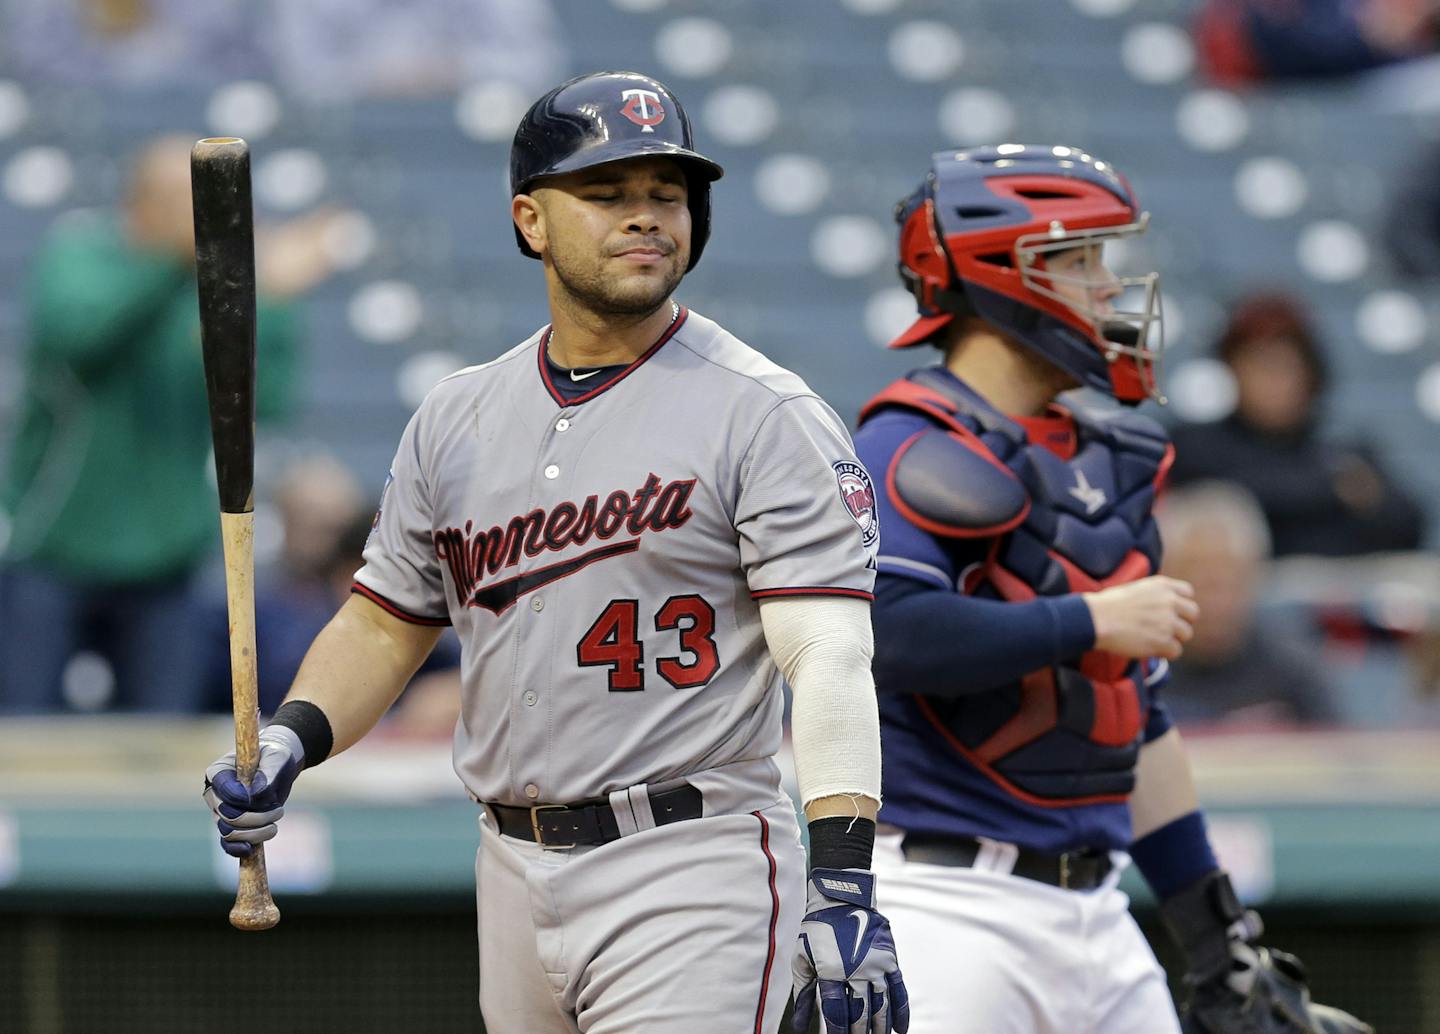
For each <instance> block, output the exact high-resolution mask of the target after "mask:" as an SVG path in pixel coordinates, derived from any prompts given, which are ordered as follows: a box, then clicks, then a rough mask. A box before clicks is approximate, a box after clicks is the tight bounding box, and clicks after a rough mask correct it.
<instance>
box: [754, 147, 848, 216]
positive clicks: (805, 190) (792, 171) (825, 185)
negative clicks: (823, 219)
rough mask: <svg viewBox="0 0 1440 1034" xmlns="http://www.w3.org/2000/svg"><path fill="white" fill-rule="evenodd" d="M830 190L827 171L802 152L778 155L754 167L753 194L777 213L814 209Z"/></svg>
mask: <svg viewBox="0 0 1440 1034" xmlns="http://www.w3.org/2000/svg"><path fill="white" fill-rule="evenodd" d="M829 190H830V170H829V169H828V168H827V167H826V166H825V164H824V163H823V162H822V161H820V159H818V158H812V157H810V156H809V155H805V154H777V155H773V156H772V157H770V158H767V159H765V161H764V162H762V163H761V164H760V167H759V168H758V169H756V170H755V197H756V198H757V199H758V200H759V202H760V203H761V204H762V205H764V206H765V207H766V208H768V209H769V210H770V211H772V212H775V213H777V214H779V215H800V214H802V213H805V212H813V211H814V210H815V209H816V208H818V207H820V203H821V202H822V201H824V200H825V195H826V194H827V193H828V192H829Z"/></svg>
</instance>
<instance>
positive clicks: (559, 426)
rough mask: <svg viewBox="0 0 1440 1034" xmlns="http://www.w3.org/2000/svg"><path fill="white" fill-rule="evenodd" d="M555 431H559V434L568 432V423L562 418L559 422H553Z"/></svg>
mask: <svg viewBox="0 0 1440 1034" xmlns="http://www.w3.org/2000/svg"><path fill="white" fill-rule="evenodd" d="M555 430H557V431H560V432H561V433H564V432H565V431H568V430H570V421H568V420H566V419H565V418H564V417H563V416H562V417H561V418H560V419H559V420H557V421H555Z"/></svg>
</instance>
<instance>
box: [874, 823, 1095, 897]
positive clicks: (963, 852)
mask: <svg viewBox="0 0 1440 1034" xmlns="http://www.w3.org/2000/svg"><path fill="white" fill-rule="evenodd" d="M984 849H985V844H984V843H983V842H981V841H979V840H976V839H975V838H973V837H944V836H931V835H927V834H916V833H907V834H906V835H905V839H904V840H903V841H902V842H901V846H900V850H901V851H903V852H904V854H905V857H906V859H907V860H909V861H912V862H926V863H928V864H930V865H956V866H965V867H970V866H973V865H974V864H975V859H976V858H978V857H979V856H980V852H981V851H982V850H984ZM1018 850H1019V853H1018V854H1017V855H1016V856H1015V866H1014V868H1012V869H1011V870H1010V871H1011V872H1012V873H1014V874H1015V875H1016V876H1023V877H1025V878H1026V879H1027V880H1038V881H1039V882H1041V883H1048V884H1050V885H1051V886H1053V887H1063V888H1065V889H1066V890H1094V889H1095V888H1096V887H1098V886H1100V884H1101V883H1103V882H1104V881H1105V877H1106V876H1108V875H1109V874H1110V870H1111V868H1113V866H1112V865H1111V864H1110V852H1108V851H1102V850H1100V849H1099V848H1087V849H1086V850H1084V851H1067V852H1065V853H1064V854H1045V853H1043V852H1041V851H1032V850H1030V849H1029V848H1028V847H1022V848H1019V849H1018Z"/></svg>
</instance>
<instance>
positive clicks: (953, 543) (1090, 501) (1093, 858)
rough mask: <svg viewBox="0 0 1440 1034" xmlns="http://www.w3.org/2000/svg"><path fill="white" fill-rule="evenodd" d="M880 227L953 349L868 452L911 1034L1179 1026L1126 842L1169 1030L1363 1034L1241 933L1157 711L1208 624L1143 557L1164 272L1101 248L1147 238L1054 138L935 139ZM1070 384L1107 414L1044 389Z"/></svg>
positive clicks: (895, 917)
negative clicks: (1176, 953) (951, 142)
mask: <svg viewBox="0 0 1440 1034" xmlns="http://www.w3.org/2000/svg"><path fill="white" fill-rule="evenodd" d="M896 218H897V220H898V222H899V224H900V272H901V276H902V278H903V279H904V281H905V283H906V284H907V286H909V287H910V288H911V290H912V291H913V292H914V295H915V298H916V302H917V305H918V309H919V318H918V319H917V320H916V321H915V323H914V324H913V325H912V326H911V327H910V328H909V329H908V330H906V331H905V332H904V333H903V334H902V335H901V336H900V337H899V338H898V339H896V341H895V342H894V343H893V345H892V347H897V348H908V347H912V346H915V345H919V344H922V343H929V344H932V345H935V346H936V347H938V348H939V349H940V350H941V352H942V355H943V361H942V363H941V364H940V365H934V366H928V367H925V368H922V369H919V370H916V371H915V372H913V373H911V374H909V375H908V376H906V377H904V378H903V379H901V380H898V381H896V382H895V383H893V384H891V385H890V386H889V387H887V388H885V389H884V390H883V391H881V392H880V393H879V394H878V395H877V396H876V397H875V398H874V399H873V400H872V401H871V402H870V403H869V404H868V405H867V406H866V407H865V409H864V411H863V413H862V416H861V427H860V430H859V431H858V433H857V435H856V447H857V450H858V452H859V455H860V457H861V460H862V462H864V463H866V464H867V465H868V467H869V469H870V470H872V471H874V472H875V474H876V479H877V482H878V484H879V486H880V487H879V495H878V500H877V503H878V507H877V508H878V511H879V514H880V520H881V524H882V526H883V527H884V528H885V539H884V542H883V544H882V550H881V555H880V558H879V568H880V570H879V576H878V580H877V586H876V603H875V627H876V682H877V689H878V691H879V693H880V701H881V731H882V740H883V745H884V749H885V755H886V759H887V764H886V768H885V778H884V790H885V806H884V808H883V809H882V811H881V813H880V818H881V827H880V831H881V832H880V836H879V839H878V841H877V844H876V849H875V850H876V859H875V869H876V871H877V872H878V873H879V874H880V876H881V880H882V884H881V886H882V892H881V895H880V900H881V902H882V904H883V905H884V908H885V911H886V914H887V915H888V916H889V917H890V918H891V919H892V921H893V923H894V928H895V930H896V931H897V934H898V936H899V938H900V939H901V941H902V943H904V944H905V945H906V951H907V967H906V968H907V974H908V977H909V980H910V984H911V986H912V988H913V989H914V991H915V1009H914V1020H913V1025H912V1029H913V1030H914V1031H916V1032H919V1034H939V1032H945V1034H956V1032H961V1034H964V1032H974V1034H1061V1032H1063V1034H1081V1032H1103V1034H1160V1032H1165V1031H1178V1030H1179V1029H1180V1028H1179V1027H1178V1026H1177V1017H1176V1013H1175V1008H1174V1005H1173V1004H1172V1002H1171V999H1170V995H1169V993H1168V991H1167V989H1166V983H1165V978H1164V975H1163V973H1162V972H1161V970H1160V967H1159V966H1158V965H1157V963H1156V961H1155V958H1154V956H1153V955H1152V953H1151V951H1150V949H1149V947H1148V945H1147V944H1146V942H1145V939H1144V938H1143V936H1142V935H1141V933H1140V930H1139V928H1138V927H1137V926H1136V924H1135V923H1134V921H1133V920H1132V919H1131V917H1130V915H1129V912H1128V910H1127V904H1128V902H1127V900H1126V897H1125V895H1124V894H1123V893H1122V892H1121V891H1119V890H1118V889H1117V888H1116V883H1117V881H1118V880H1119V876H1120V871H1121V868H1122V867H1123V866H1124V865H1126V864H1127V852H1128V856H1129V858H1130V859H1133V860H1134V861H1135V862H1136V864H1138V865H1139V867H1140V871H1141V872H1142V874H1143V875H1144V876H1145V878H1146V880H1147V881H1148V882H1149V883H1150V886H1151V887H1152V888H1153V889H1154V891H1155V893H1156V895H1157V897H1158V898H1159V899H1160V902H1161V905H1160V911H1161V915H1162V916H1163V918H1164V921H1165V923H1166V925H1167V927H1168V928H1169V930H1170V932H1171V933H1172V934H1173V935H1174V936H1175V938H1176V939H1177V941H1178V942H1179V944H1180V946H1181V947H1182V949H1183V951H1184V955H1185V958H1186V961H1187V965H1188V973H1187V976H1186V983H1187V985H1188V988H1189V992H1190V1005H1189V1008H1188V1010H1187V1014H1186V1021H1185V1029H1186V1030H1187V1031H1205V1032H1214V1034H1220V1032H1226V1034H1229V1032H1240V1031H1246V1032H1257V1034H1264V1032H1269V1031H1296V1032H1298V1031H1321V1030H1324V1031H1360V1030H1364V1029H1368V1028H1365V1027H1364V1025H1363V1024H1360V1023H1358V1021H1355V1020H1354V1019H1353V1018H1351V1017H1348V1016H1345V1015H1343V1014H1340V1013H1337V1012H1334V1011H1329V1010H1325V1009H1324V1008H1323V1007H1319V1006H1312V1005H1310V1004H1309V1001H1308V991H1307V990H1306V987H1305V982H1304V976H1303V971H1302V970H1301V969H1300V967H1299V964H1298V963H1297V962H1296V961H1295V960H1294V959H1293V958H1292V957H1290V956H1287V955H1283V954H1281V953H1279V952H1271V951H1268V950H1267V949H1265V948H1261V947H1258V946H1257V945H1256V943H1255V941H1256V938H1257V937H1258V935H1259V933H1260V926H1259V922H1258V919H1257V917H1256V916H1255V914H1254V913H1253V912H1249V911H1247V910H1246V909H1245V908H1243V907H1242V906H1241V905H1240V904H1239V902H1238V901H1237V899H1236V897H1235V893H1234V891H1233V890H1232V889H1231V884H1230V880H1229V878H1228V877H1227V875H1226V874H1225V872H1224V871H1223V870H1221V869H1220V867H1219V866H1218V865H1217V864H1216V861H1215V856H1214V854H1213V853H1212V851H1211V848H1210V844H1209V841H1208V839H1207V835H1206V830H1205V823H1204V820H1203V818H1202V815H1201V812H1200V810H1199V805H1198V802H1197V800H1196V795H1195V790H1194V787H1193V785H1192V782H1191V776H1190V771H1189V767H1188V762H1187V761H1186V758H1185V754H1184V751H1183V748H1182V746H1181V743H1180V739H1179V736H1178V734H1177V733H1176V731H1175V730H1174V729H1173V728H1171V725H1170V721H1169V719H1168V717H1167V715H1166V711H1165V708H1164V706H1163V704H1162V703H1161V702H1160V701H1159V699H1158V694H1159V692H1160V688H1161V686H1162V684H1163V683H1164V681H1165V677H1166V670H1167V663H1168V661H1169V660H1171V659H1173V658H1175V657H1177V656H1178V655H1179V654H1180V651H1181V648H1182V646H1183V644H1184V643H1185V641H1186V640H1188V639H1189V638H1190V637H1191V634H1192V626H1193V623H1194V622H1195V620H1196V618H1197V616H1198V615H1197V608H1196V606H1195V602H1194V599H1193V595H1194V594H1193V591H1192V589H1191V587H1190V585H1189V584H1187V583H1185V582H1182V581H1178V580H1176V579H1172V578H1167V577H1162V576H1158V575H1156V574H1155V572H1156V570H1157V569H1158V568H1159V563H1160V541H1159V536H1158V534H1157V532H1156V527H1155V522H1154V520H1153V519H1152V516H1151V508H1152V506H1153V504H1154V501H1155V496H1156V493H1157V492H1158V491H1159V489H1160V486H1161V484H1162V482H1163V481H1164V478H1165V473H1166V470H1167V468H1168V467H1169V465H1170V462H1171V458H1172V455H1173V452H1172V449H1171V447H1170V445H1169V444H1168V442H1167V440H1166V437H1165V433H1164V431H1163V430H1162V428H1161V427H1160V425H1158V424H1157V423H1155V422H1154V421H1152V420H1150V419H1149V418H1147V417H1145V416H1142V415H1140V414H1138V413H1136V412H1135V411H1134V410H1133V409H1131V408H1128V407H1130V406H1133V405H1134V404H1136V403H1139V402H1141V401H1142V400H1144V399H1146V398H1158V388H1157V376H1156V371H1157V366H1158V359H1159V355H1158V345H1159V340H1158V336H1159V331H1160V311H1159V305H1158V293H1157V290H1158V283H1157V276H1156V275H1155V274H1150V275H1147V276H1142V277H1135V278H1131V279H1127V280H1121V279H1118V278H1117V277H1115V276H1114V275H1113V274H1112V273H1111V272H1110V271H1109V270H1108V269H1107V268H1106V266H1105V264H1104V256H1103V250H1102V249H1103V246H1104V244H1105V243H1106V242H1108V241H1112V240H1118V239H1122V238H1126V237H1130V236H1132V235H1134V234H1138V233H1141V232H1142V231H1143V230H1144V229H1145V224H1146V219H1147V216H1146V215H1145V214H1143V213H1141V212H1140V210H1139V208H1138V207H1137V203H1136V201H1135V197H1134V195H1133V193H1132V192H1131V189H1130V186H1129V184H1128V183H1127V182H1126V180H1125V179H1124V178H1123V177H1122V176H1121V175H1120V174H1119V173H1118V172H1117V171H1116V170H1115V169H1114V168H1113V167H1112V166H1110V165H1107V164H1106V163H1105V162H1102V161H1099V160H1097V159H1095V158H1093V157H1091V156H1090V155H1088V154H1084V153H1082V152H1081V151H1078V150H1075V149H1072V148H1067V147H1034V146H1021V145H1004V146H1000V147H992V148H981V149H976V150H972V151H959V152H942V153H939V154H936V155H935V156H934V157H933V159H932V162H931V166H930V170H929V173H928V175H927V176H926V177H925V180H924V182H923V183H922V184H921V185H920V187H919V189H917V190H916V191H915V192H914V193H913V194H911V195H910V196H909V197H908V198H906V199H905V200H904V201H902V202H901V203H900V204H899V205H898V206H897V208H896ZM1129 292H1133V294H1129ZM1130 297H1136V300H1137V302H1138V304H1134V305H1130V306H1127V308H1126V309H1123V310H1122V309H1121V308H1119V307H1118V306H1119V305H1120V304H1121V303H1123V302H1125V301H1127V300H1128V298H1130ZM1152 344H1153V345H1155V347H1154V348H1152V347H1151V346H1152ZM1081 386H1083V387H1086V388H1089V389H1092V391H1093V392H1095V393H1099V394H1101V395H1104V396H1110V397H1112V398H1114V399H1118V400H1119V401H1120V402H1121V403H1124V404H1125V405H1123V406H1107V407H1096V408H1091V407H1089V406H1082V405H1080V404H1078V403H1069V402H1067V403H1065V404H1061V403H1059V402H1057V401H1056V396H1057V395H1058V394H1059V393H1060V392H1062V391H1065V390H1066V389H1070V388H1076V387H1081Z"/></svg>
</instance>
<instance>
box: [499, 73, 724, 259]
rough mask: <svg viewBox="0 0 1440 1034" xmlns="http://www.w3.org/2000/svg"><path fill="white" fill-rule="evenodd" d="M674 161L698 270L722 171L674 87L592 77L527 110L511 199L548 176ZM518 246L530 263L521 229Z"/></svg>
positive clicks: (518, 137) (628, 77) (631, 76)
mask: <svg viewBox="0 0 1440 1034" xmlns="http://www.w3.org/2000/svg"><path fill="white" fill-rule="evenodd" d="M652 156H660V157H666V158H674V159H675V160H676V161H677V162H679V163H680V165H681V166H682V167H683V168H684V170H685V178H686V180H687V185H688V194H689V203H690V216H691V223H692V226H693V229H692V230H691V240H690V264H689V266H687V267H686V268H687V269H694V268H695V263H697V262H699V261H700V253H701V252H702V251H703V250H705V241H706V240H707V239H708V238H709V236H710V184H711V183H712V182H713V181H715V180H718V179H719V178H720V177H721V176H723V175H724V174H725V170H724V169H722V168H721V167H720V166H719V165H717V164H715V163H714V162H712V161H711V160H710V159H709V158H706V157H705V156H704V155H702V154H700V153H699V152H697V151H696V150H695V149H694V141H693V138H692V134H691V132H690V119H689V118H688V117H686V115H685V109H684V108H682V107H681V106H680V102H679V101H678V100H677V99H676V98H675V95H674V94H673V93H671V92H670V89H669V87H667V86H666V85H665V84H664V83H662V82H660V81H659V80H658V79H652V78H651V77H650V76H648V75H641V74H640V73H639V72H594V73H592V74H590V75H582V76H580V77H579V78H577V79H571V80H570V81H569V82H567V83H561V84H560V85H559V86H557V87H555V89H553V90H551V91H550V92H549V93H547V94H545V96H543V97H541V98H540V99H539V100H538V101H536V102H535V103H534V104H532V105H531V106H530V110H529V111H527V112H526V113H525V117H524V118H522V119H521V120H520V128H518V129H517V130H515V142H514V144H513V145H512V146H511V148H510V195H511V196H512V197H513V196H515V195H516V194H523V193H525V192H526V191H527V190H529V189H530V188H531V187H532V186H534V184H535V182H536V181H537V180H539V179H542V178H543V177H545V176H558V175H561V174H562V173H566V172H575V171H577V170H579V169H588V168H590V167H591V166H592V165H603V164H604V163H606V162H614V161H619V160H621V159H623V158H648V157H652ZM515 241H516V243H518V244H519V245H520V250H521V251H522V252H523V253H524V254H526V255H529V256H530V257H531V258H539V257H540V256H539V255H537V254H536V253H535V251H534V249H532V248H531V247H530V245H528V244H526V243H525V238H524V237H523V236H522V235H521V233H520V228H519V227H516V228H515Z"/></svg>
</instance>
